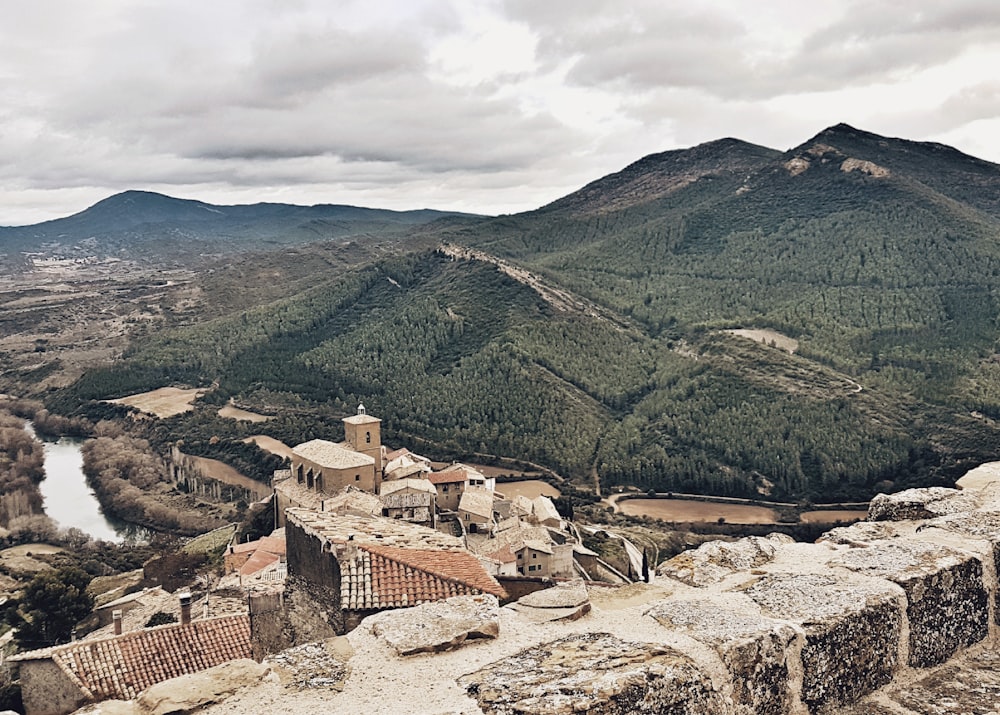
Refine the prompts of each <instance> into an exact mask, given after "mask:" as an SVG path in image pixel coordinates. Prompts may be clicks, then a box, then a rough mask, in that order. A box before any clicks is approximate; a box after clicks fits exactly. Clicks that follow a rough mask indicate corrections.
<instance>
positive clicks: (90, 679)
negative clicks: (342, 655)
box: [8, 615, 252, 701]
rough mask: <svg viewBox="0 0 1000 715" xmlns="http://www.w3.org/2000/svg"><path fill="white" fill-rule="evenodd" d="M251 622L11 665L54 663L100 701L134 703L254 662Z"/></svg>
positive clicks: (60, 650)
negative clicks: (158, 690) (159, 689)
mask: <svg viewBox="0 0 1000 715" xmlns="http://www.w3.org/2000/svg"><path fill="white" fill-rule="evenodd" d="M251 657H252V655H251V650H250V617H249V616H246V615H240V616H224V617H222V618H213V619H210V620H204V621H195V622H193V623H190V624H188V625H184V626H181V625H166V626H158V627H156V628H146V629H143V630H141V631H132V632H129V633H124V634H122V635H120V636H112V637H110V638H102V639H99V640H84V641H74V642H73V643H67V644H66V645H61V646H55V647H53V648H45V649H43V650H36V651H30V652H27V653H21V654H19V655H16V656H13V657H11V658H9V659H8V660H10V661H21V662H23V661H28V660H42V659H48V658H51V659H52V660H53V661H54V662H55V663H56V665H58V666H59V668H60V669H61V670H62V671H63V672H64V673H66V675H67V676H68V677H69V679H70V680H71V681H72V682H73V683H75V684H76V685H77V686H78V687H79V688H80V689H81V690H82V691H83V692H84V694H85V695H87V696H88V697H90V698H91V699H93V700H95V701H101V700H112V699H115V700H131V699H133V698H135V697H137V696H138V695H139V693H140V692H141V691H143V690H145V689H146V688H148V687H149V686H151V685H155V684H156V683H160V682H163V681H164V680H169V679H170V678H176V677H178V676H180V675H187V674H188V673H196V672H198V671H201V670H205V669H206V668H212V667H214V666H216V665H219V664H221V663H225V662H227V661H230V660H236V659H237V658H251Z"/></svg>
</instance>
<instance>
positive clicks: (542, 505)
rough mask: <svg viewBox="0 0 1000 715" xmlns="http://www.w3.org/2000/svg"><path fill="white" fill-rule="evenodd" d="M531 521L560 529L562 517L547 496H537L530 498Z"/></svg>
mask: <svg viewBox="0 0 1000 715" xmlns="http://www.w3.org/2000/svg"><path fill="white" fill-rule="evenodd" d="M531 517H532V519H531V520H532V521H534V522H535V523H537V524H541V525H542V526H549V527H552V528H553V529H561V528H562V526H563V522H562V517H561V516H559V512H558V511H557V510H556V505H555V504H553V503H552V500H551V499H549V498H548V497H547V496H537V497H535V498H534V499H532V500H531Z"/></svg>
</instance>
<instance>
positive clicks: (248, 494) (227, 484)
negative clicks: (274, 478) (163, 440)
mask: <svg viewBox="0 0 1000 715" xmlns="http://www.w3.org/2000/svg"><path fill="white" fill-rule="evenodd" d="M205 461H214V460H205ZM167 466H168V467H169V469H170V477H171V479H172V480H173V483H174V486H175V487H177V488H178V489H181V490H183V491H186V492H189V493H191V494H197V495H198V496H199V497H201V498H202V499H207V500H209V501H215V502H223V503H226V504H233V503H235V502H238V501H244V502H246V503H247V504H252V503H253V502H255V501H258V500H260V499H262V498H263V497H265V496H267V495H268V494H269V493H270V488H269V487H267V486H266V485H263V484H258V483H256V482H254V481H253V480H252V479H250V478H249V477H243V476H242V475H240V476H241V477H242V480H243V481H244V483H243V484H239V483H234V482H236V481H237V480H235V479H234V480H230V481H225V480H222V479H217V478H215V477H213V476H211V475H209V474H206V473H205V470H204V469H203V468H202V465H201V464H200V463H199V459H198V458H196V457H192V456H191V455H189V454H184V453H183V452H182V451H180V449H178V448H177V447H172V448H171V450H170V458H169V459H168V460H167ZM234 471H235V470H234Z"/></svg>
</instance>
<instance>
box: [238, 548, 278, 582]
mask: <svg viewBox="0 0 1000 715" xmlns="http://www.w3.org/2000/svg"><path fill="white" fill-rule="evenodd" d="M279 561H281V557H280V556H278V554H273V553H268V552H267V551H255V552H254V554H253V556H251V557H250V558H249V559H247V561H246V563H245V564H243V565H242V566H240V576H249V575H251V574H255V573H257V572H258V571H260V570H261V569H263V568H264V567H265V566H269V565H270V564H273V563H277V562H279Z"/></svg>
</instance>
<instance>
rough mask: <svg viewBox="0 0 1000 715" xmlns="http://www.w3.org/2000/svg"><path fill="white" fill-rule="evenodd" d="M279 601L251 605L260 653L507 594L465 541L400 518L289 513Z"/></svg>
mask: <svg viewBox="0 0 1000 715" xmlns="http://www.w3.org/2000/svg"><path fill="white" fill-rule="evenodd" d="M285 537H286V545H287V549H288V577H287V579H286V581H285V590H284V594H283V595H282V596H281V597H280V598H277V597H272V596H264V597H260V598H251V606H250V613H251V620H252V622H253V638H254V649H255V653H257V654H258V655H262V654H264V653H273V652H277V651H279V650H282V649H284V648H287V647H289V646H291V645H297V644H300V643H307V642H311V641H315V640H322V639H324V638H329V637H331V636H334V635H341V634H343V633H346V632H347V631H350V630H352V629H353V628H355V627H356V626H357V625H358V623H360V622H361V619H363V618H364V617H366V616H368V615H371V614H372V613H376V612H378V611H383V610H386V609H390V608H404V607H407V606H416V605H418V604H421V603H427V602H430V601H440V600H444V599H446V598H451V597H452V596H460V595H475V594H480V593H491V594H494V595H496V596H498V597H501V598H503V597H504V596H505V595H506V594H505V592H504V590H503V588H502V587H501V586H500V584H499V583H497V581H496V580H495V579H494V578H493V577H492V576H490V574H489V573H488V572H487V571H486V569H485V568H484V567H483V565H482V564H481V563H480V562H479V560H478V559H477V558H476V557H475V556H474V555H473V554H472V553H471V552H469V551H467V550H466V549H465V548H464V547H463V545H462V541H461V540H460V539H457V538H455V537H453V536H448V535H445V534H442V533H440V532H437V531H434V530H432V529H427V528H424V527H421V526H416V525H414V524H410V523H407V522H405V521H402V520H398V519H386V518H382V517H375V518H365V517H359V516H339V515H336V514H330V513H327V512H314V511H310V510H308V509H289V510H288V511H287V512H286V527H285Z"/></svg>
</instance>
